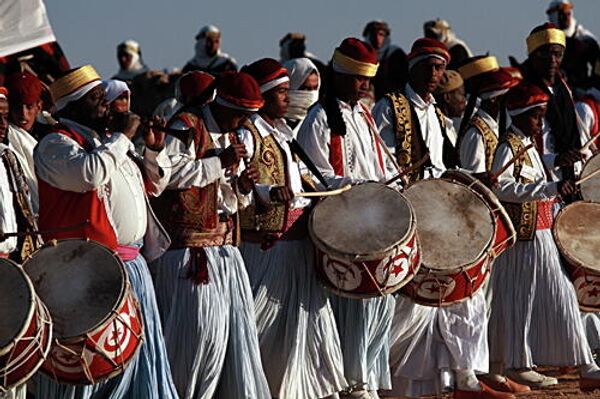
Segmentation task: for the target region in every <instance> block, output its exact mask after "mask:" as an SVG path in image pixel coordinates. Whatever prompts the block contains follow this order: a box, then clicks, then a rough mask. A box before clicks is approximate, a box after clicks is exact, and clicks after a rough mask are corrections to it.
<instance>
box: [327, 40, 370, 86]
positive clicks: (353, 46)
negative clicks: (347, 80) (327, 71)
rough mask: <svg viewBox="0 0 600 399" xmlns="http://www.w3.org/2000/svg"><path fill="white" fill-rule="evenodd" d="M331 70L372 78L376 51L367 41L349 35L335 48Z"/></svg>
mask: <svg viewBox="0 0 600 399" xmlns="http://www.w3.org/2000/svg"><path fill="white" fill-rule="evenodd" d="M331 65H332V67H333V70H334V71H335V72H338V73H343V74H346V75H359V76H364V77H367V78H372V77H374V76H375V75H376V74H377V68H378V67H379V61H378V59H377V51H376V50H375V49H374V48H373V47H372V46H371V45H370V44H368V43H365V42H363V41H362V40H359V39H356V38H353V37H350V38H347V39H344V41H342V44H340V46H339V47H338V48H336V49H335V52H334V53H333V58H332V60H331Z"/></svg>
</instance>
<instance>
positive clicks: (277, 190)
mask: <svg viewBox="0 0 600 399" xmlns="http://www.w3.org/2000/svg"><path fill="white" fill-rule="evenodd" d="M269 196H270V197H271V201H272V202H279V203H284V202H289V201H291V200H293V199H294V192H293V191H292V189H291V188H289V187H288V186H278V187H271V190H270V191H269Z"/></svg>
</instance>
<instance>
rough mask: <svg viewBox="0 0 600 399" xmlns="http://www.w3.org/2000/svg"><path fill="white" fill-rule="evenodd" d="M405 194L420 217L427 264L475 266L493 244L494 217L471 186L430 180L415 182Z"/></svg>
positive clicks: (452, 267)
mask: <svg viewBox="0 0 600 399" xmlns="http://www.w3.org/2000/svg"><path fill="white" fill-rule="evenodd" d="M405 194H406V197H407V198H408V199H409V200H410V202H411V203H412V206H413V208H414V210H415V214H416V216H417V233H418V235H419V239H420V241H421V246H422V256H423V266H425V267H428V268H431V269H437V270H457V269H460V268H462V267H464V266H469V265H472V264H473V263H474V262H475V261H477V260H478V259H479V258H480V257H481V255H482V254H483V253H484V251H486V250H487V249H488V248H489V247H490V245H491V244H492V240H493V238H494V234H495V222H494V217H493V215H492V213H491V211H490V209H489V208H488V206H487V205H486V203H485V202H484V201H483V200H482V199H481V197H480V196H479V195H478V194H476V193H475V192H474V191H472V190H470V189H469V188H468V187H466V186H464V185H462V184H459V183H454V182H450V181H447V180H443V179H430V180H422V181H419V182H417V183H415V184H413V185H412V186H410V187H409V188H408V189H407V190H406V192H405Z"/></svg>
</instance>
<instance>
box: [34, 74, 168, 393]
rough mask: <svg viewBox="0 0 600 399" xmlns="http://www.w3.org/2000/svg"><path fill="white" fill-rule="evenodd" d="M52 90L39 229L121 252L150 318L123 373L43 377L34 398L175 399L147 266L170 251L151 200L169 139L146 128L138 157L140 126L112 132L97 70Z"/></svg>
mask: <svg viewBox="0 0 600 399" xmlns="http://www.w3.org/2000/svg"><path fill="white" fill-rule="evenodd" d="M50 91H51V93H52V97H53V99H54V103H55V106H56V110H57V114H56V117H57V118H58V120H59V122H60V123H59V124H58V125H56V126H54V127H53V131H52V132H51V133H50V134H48V135H47V136H45V137H44V138H43V139H42V140H41V141H40V143H39V144H38V146H37V147H36V150H35V152H34V162H35V169H36V173H37V175H38V184H39V197H40V229H41V230H46V231H47V232H48V233H47V234H45V235H44V239H45V240H50V239H62V238H81V239H91V240H94V241H97V242H99V243H101V244H103V245H105V246H106V247H108V248H110V249H112V250H114V251H116V252H117V253H118V255H119V257H120V258H121V259H122V260H123V261H124V262H125V268H126V270H127V274H128V276H129V282H130V283H131V286H132V288H133V290H134V292H135V294H136V297H137V299H138V301H139V303H140V307H141V310H142V313H143V316H144V339H143V344H142V346H141V350H140V352H139V353H138V355H137V357H136V358H135V359H134V360H133V361H132V362H131V363H130V364H129V365H128V366H127V367H126V369H125V371H124V372H123V373H122V374H120V375H118V376H116V377H114V378H111V379H110V380H108V381H106V382H104V383H101V384H96V385H88V386H67V385H61V384H59V383H57V382H55V381H54V380H51V379H49V378H48V377H45V376H43V375H41V374H40V375H39V378H38V380H37V386H36V389H37V392H36V397H37V398H73V397H77V398H84V399H85V398H117V397H118V398H121V397H123V396H129V397H140V398H142V397H143V398H156V399H158V398H161V399H163V398H176V397H177V394H176V392H175V387H174V385H173V381H172V377H171V371H170V368H169V364H168V361H167V354H166V349H165V344H164V339H163V334H162V328H161V325H160V320H159V315H158V309H157V306H156V299H155V294H154V287H153V285H152V279H151V276H150V271H149V270H148V266H147V264H146V260H148V261H150V260H152V259H154V258H156V257H157V256H159V255H160V254H161V253H162V252H163V251H165V249H166V247H168V245H169V238H168V237H167V236H166V235H164V233H161V231H162V228H161V227H160V225H159V224H158V221H157V220H156V218H155V217H154V214H153V213H152V210H151V208H150V207H149V206H148V205H147V198H146V195H158V194H159V193H160V192H161V191H162V189H163V188H164V186H165V184H166V181H167V180H168V178H169V176H170V168H168V167H164V168H163V167H162V166H164V165H168V159H165V157H164V152H162V149H163V147H164V134H163V133H157V132H156V131H155V130H153V129H152V128H149V129H145V134H144V138H145V142H146V152H145V157H144V158H143V160H142V159H138V158H134V156H133V143H132V142H131V138H132V137H134V135H135V134H136V132H137V130H138V127H139V126H140V120H139V118H138V117H134V116H131V115H129V116H128V117H127V118H124V120H123V124H122V125H121V126H115V127H114V130H111V131H108V130H107V126H106V123H105V122H106V112H107V104H106V102H105V92H104V89H103V87H102V85H101V80H100V76H99V75H98V73H97V72H96V71H95V69H94V68H93V67H92V66H91V65H87V66H84V67H81V68H77V69H74V70H72V71H71V72H69V73H68V74H67V75H65V76H64V77H62V78H60V79H58V80H56V81H55V82H54V83H53V84H52V85H51V86H50ZM138 165H140V167H138ZM141 168H142V169H141ZM142 245H143V253H144V255H143V256H142V254H141V253H140V248H141V247H142Z"/></svg>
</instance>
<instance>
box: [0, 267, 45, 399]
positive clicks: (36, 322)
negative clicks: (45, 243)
mask: <svg viewBox="0 0 600 399" xmlns="http://www.w3.org/2000/svg"><path fill="white" fill-rule="evenodd" d="M11 263H12V262H11ZM2 267H7V266H5V265H2ZM14 267H15V268H18V269H19V270H20V274H22V276H23V278H24V279H25V281H26V282H27V286H28V287H29V290H30V292H31V298H32V300H31V304H30V310H29V313H28V315H27V319H26V321H25V323H24V324H23V328H22V329H21V331H20V332H19V333H18V335H17V336H15V338H14V339H13V341H12V342H11V343H10V344H8V345H6V346H4V347H2V348H0V388H2V389H6V390H8V389H11V388H14V387H16V386H19V385H21V384H23V383H25V382H27V380H29V378H31V377H32V376H33V375H34V374H35V373H36V372H37V371H38V369H39V368H40V367H41V366H42V364H43V362H44V360H45V359H46V357H47V355H48V352H49V350H50V344H51V342H52V321H51V318H50V314H49V312H48V309H46V307H45V305H44V304H43V303H42V302H41V300H40V299H39V298H38V296H37V295H36V294H35V292H34V289H33V285H32V284H31V281H30V280H29V277H27V275H26V274H25V272H23V270H22V269H21V267H20V266H18V265H17V264H14ZM15 361H16V362H17V363H18V364H17V365H16V366H14V365H12V364H13V363H14V362H15ZM7 368H9V369H8V370H7Z"/></svg>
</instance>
